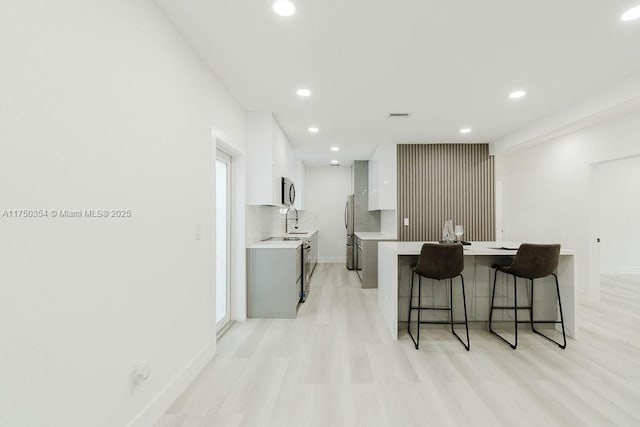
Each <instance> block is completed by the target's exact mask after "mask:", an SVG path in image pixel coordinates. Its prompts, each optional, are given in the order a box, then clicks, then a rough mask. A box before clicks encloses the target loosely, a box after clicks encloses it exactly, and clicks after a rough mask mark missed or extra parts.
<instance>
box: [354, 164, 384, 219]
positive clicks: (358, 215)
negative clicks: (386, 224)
mask: <svg viewBox="0 0 640 427" xmlns="http://www.w3.org/2000/svg"><path fill="white" fill-rule="evenodd" d="M368 165H369V162H368V161H366V160H356V161H354V162H353V194H354V206H355V207H354V224H355V230H354V231H380V211H369V166H368Z"/></svg>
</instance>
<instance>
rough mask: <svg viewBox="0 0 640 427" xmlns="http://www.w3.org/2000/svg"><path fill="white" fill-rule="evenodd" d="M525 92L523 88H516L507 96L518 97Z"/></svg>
mask: <svg viewBox="0 0 640 427" xmlns="http://www.w3.org/2000/svg"><path fill="white" fill-rule="evenodd" d="M526 94H527V92H525V91H524V90H516V91H513V92H511V93H510V94H509V98H511V99H518V98H522V97H523V96H525V95H526Z"/></svg>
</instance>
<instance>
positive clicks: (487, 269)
mask: <svg viewBox="0 0 640 427" xmlns="http://www.w3.org/2000/svg"><path fill="white" fill-rule="evenodd" d="M423 243H425V242H380V243H379V244H378V305H379V306H380V310H381V311H382V315H383V317H384V321H385V323H386V325H387V328H388V329H389V332H390V333H391V336H392V337H393V339H398V329H399V327H400V323H399V322H402V323H401V324H402V325H403V327H404V328H406V321H407V313H408V305H409V292H410V286H411V267H412V266H414V265H415V264H416V263H417V261H418V255H419V254H420V249H421V248H422V245H423ZM518 246H519V244H518V243H513V242H472V244H471V245H468V246H464V271H463V272H462V276H463V277H464V281H465V293H466V296H467V316H468V319H469V322H476V323H481V322H482V323H486V322H488V320H489V311H490V310H489V309H490V306H491V290H492V286H493V274H494V270H493V269H492V268H491V265H492V264H496V263H499V264H510V263H511V259H512V257H513V256H514V255H515V253H516V250H515V249H505V248H517V247H518ZM574 256H575V253H574V251H572V250H568V249H561V251H560V262H559V265H558V271H557V275H558V281H559V283H560V297H561V299H562V312H563V315H564V323H565V329H566V334H567V335H568V336H570V337H573V338H575V337H576V316H575V288H574V277H575V275H574V268H575V267H574ZM415 280H416V282H415V283H416V285H415V286H417V276H416V279H415ZM422 281H423V282H425V281H430V280H429V279H424V278H423V279H422ZM459 281H460V278H456V279H454V296H453V297H454V316H455V318H456V320H457V319H461V318H462V316H463V312H462V292H461V287H460V285H459V284H458V282H459ZM507 281H509V283H507ZM435 282H437V281H435ZM443 282H444V281H443ZM525 283H527V286H528V280H526V279H518V291H519V292H518V301H519V303H520V304H521V305H524V303H526V297H527V293H526V292H522V291H521V290H522V289H524V286H525ZM447 292H448V286H444V284H443V285H441V286H435V287H433V288H432V287H431V286H429V285H427V284H425V283H423V304H427V305H432V304H433V305H438V304H445V305H446V301H447V300H448V297H447V295H448V293H447ZM506 303H508V304H509V305H512V304H513V277H512V276H510V275H506V274H503V273H498V281H497V286H496V305H506ZM534 305H535V307H536V308H535V317H536V319H537V320H556V318H557V316H558V314H557V313H558V310H557V297H556V289H555V282H554V280H553V277H552V276H550V277H547V278H543V279H536V281H535V292H534ZM521 313H523V314H521V316H528V312H527V311H526V310H521ZM493 319H494V321H497V322H500V321H504V322H508V321H511V322H512V321H513V320H512V319H513V310H505V311H498V310H496V311H495V312H494V316H493ZM414 320H415V317H414ZM541 327H542V326H541ZM559 327H560V325H558V328H559Z"/></svg>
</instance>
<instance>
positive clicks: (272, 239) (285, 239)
mask: <svg viewBox="0 0 640 427" xmlns="http://www.w3.org/2000/svg"><path fill="white" fill-rule="evenodd" d="M296 240H300V237H269V238H268V239H264V240H263V242H267V241H278V242H291V241H296Z"/></svg>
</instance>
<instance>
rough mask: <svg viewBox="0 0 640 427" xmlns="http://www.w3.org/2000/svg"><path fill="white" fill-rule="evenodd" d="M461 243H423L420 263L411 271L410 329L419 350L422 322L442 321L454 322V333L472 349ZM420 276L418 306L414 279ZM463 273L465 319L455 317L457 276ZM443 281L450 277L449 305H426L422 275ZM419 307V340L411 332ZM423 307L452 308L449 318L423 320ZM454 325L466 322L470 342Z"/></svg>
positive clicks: (434, 322) (452, 328) (452, 327)
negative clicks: (455, 280) (415, 312)
mask: <svg viewBox="0 0 640 427" xmlns="http://www.w3.org/2000/svg"><path fill="white" fill-rule="evenodd" d="M462 251H463V249H462V245H461V244H459V243H458V244H444V245H442V244H438V243H425V244H424V245H422V250H421V251H420V257H419V258H418V264H417V265H416V266H415V267H414V268H413V270H412V272H411V294H410V297H409V318H408V325H407V332H409V336H410V337H411V339H412V340H413V343H414V344H415V346H416V350H417V349H418V345H419V344H420V325H422V324H440V325H443V324H444V325H451V333H452V334H453V335H455V336H456V338H458V340H459V341H460V342H461V343H462V345H463V346H464V348H465V349H466V350H467V351H469V324H468V323H467V299H466V296H465V292H464V278H463V277H462V274H460V273H462V270H463V269H464V256H463V252H462ZM416 274H417V275H418V305H413V278H414V275H416ZM458 276H460V280H461V281H462V282H461V283H462V305H463V306H464V322H463V321H454V320H453V278H454V277H458ZM423 277H424V278H427V279H435V280H443V279H449V307H425V306H423V305H422V278H423ZM413 310H418V332H417V339H416V338H414V337H413V334H412V333H411V312H412V311H413ZM423 310H445V311H449V320H448V321H438V320H422V311H423ZM453 325H465V328H466V331H467V343H466V344H465V343H464V341H462V339H461V338H460V336H458V334H457V333H456V331H455V329H454V326H453Z"/></svg>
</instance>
